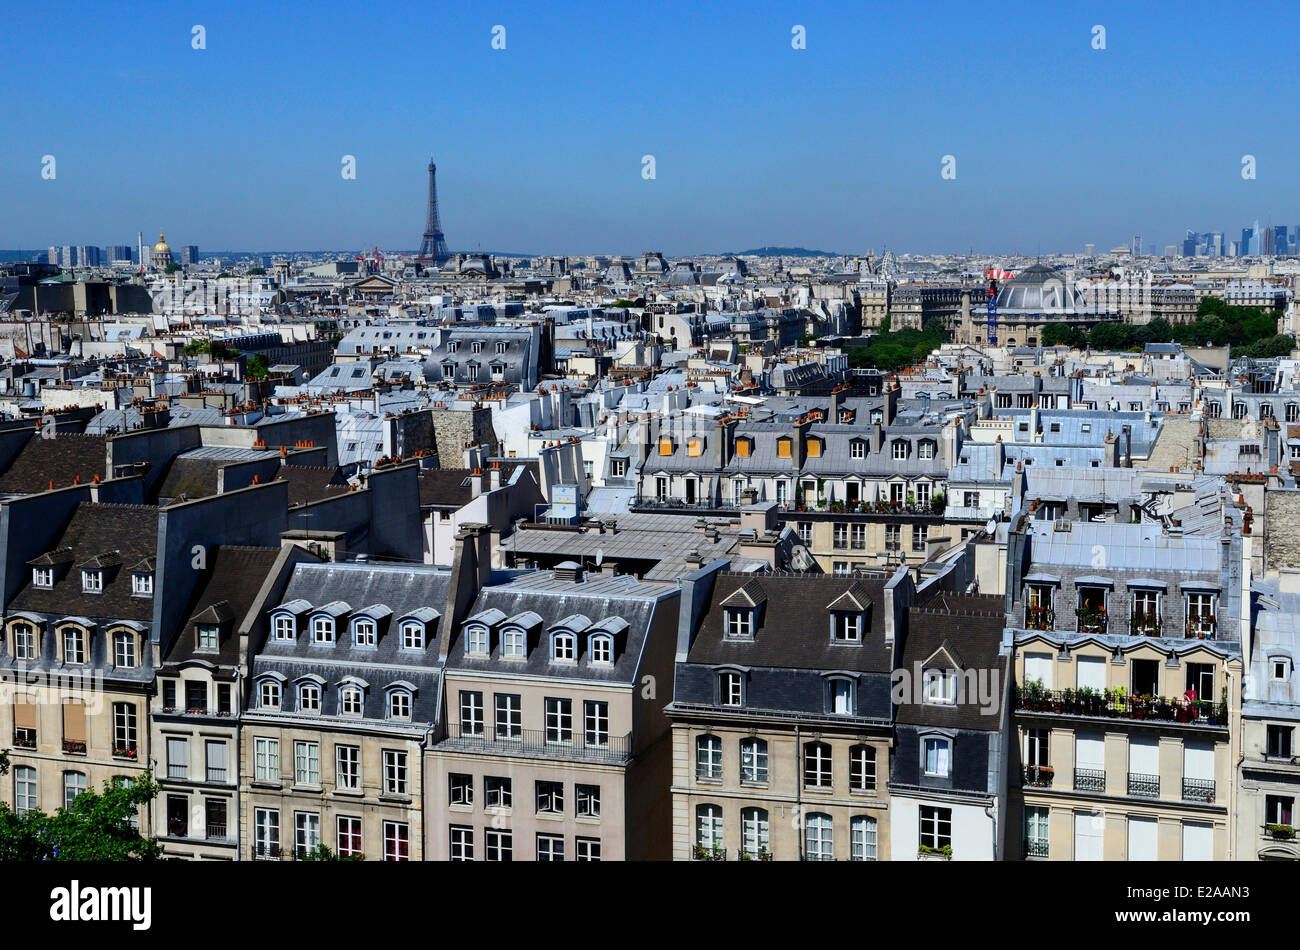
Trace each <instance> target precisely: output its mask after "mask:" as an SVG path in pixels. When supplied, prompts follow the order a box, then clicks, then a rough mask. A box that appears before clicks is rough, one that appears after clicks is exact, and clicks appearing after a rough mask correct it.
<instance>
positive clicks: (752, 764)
mask: <svg viewBox="0 0 1300 950" xmlns="http://www.w3.org/2000/svg"><path fill="white" fill-rule="evenodd" d="M740 780H741V781H742V782H752V783H754V784H756V785H766V784H767V741H766V740H764V739H755V738H752V737H751V738H748V739H741V740H740Z"/></svg>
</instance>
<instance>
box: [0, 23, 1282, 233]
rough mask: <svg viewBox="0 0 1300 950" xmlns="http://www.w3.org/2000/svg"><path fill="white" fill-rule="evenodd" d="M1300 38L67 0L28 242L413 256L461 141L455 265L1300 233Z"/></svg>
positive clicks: (1150, 27) (19, 118)
mask: <svg viewBox="0 0 1300 950" xmlns="http://www.w3.org/2000/svg"><path fill="white" fill-rule="evenodd" d="M1298 21H1300V8H1298V7H1297V6H1296V5H1295V4H1283V3H1269V2H1265V3H1255V4H1252V5H1251V6H1250V9H1249V12H1248V13H1246V12H1233V11H1232V10H1231V9H1230V8H1228V7H1225V6H1224V5H1222V4H1216V5H1214V6H1210V5H1208V4H1207V5H1198V4H1193V3H1186V2H1183V3H1143V4H1131V3H1087V4H1078V3H1070V4H1060V3H1048V4H1044V3H1041V2H1040V3H997V2H985V3H980V4H964V5H961V6H958V5H956V4H950V3H949V4H945V3H929V2H907V3H904V2H897V3H893V2H889V3H874V4H865V3H821V2H784V3H777V2H762V0H757V2H749V3H743V4H742V3H735V4H712V3H701V2H685V0H682V2H676V0H674V2H665V3H649V2H585V0H583V2H573V3H541V2H517V3H490V2H475V3H472V4H465V3H450V2H427V0H426V2H422V3H401V2H397V3H387V4H373V5H372V4H367V3H334V2H328V0H322V2H314V3H311V4H304V5H302V6H301V7H300V8H299V9H296V10H289V9H283V8H280V7H278V6H275V5H270V4H252V3H241V2H221V3H175V2H169V3H153V2H131V3H111V2H97V3H42V4H41V5H39V7H28V8H26V12H25V13H23V14H22V15H18V14H15V15H12V16H11V17H10V18H8V20H7V21H6V30H5V33H4V35H0V53H2V54H3V56H4V59H3V62H4V63H5V69H4V70H3V74H0V93H3V94H4V102H5V103H6V109H5V120H6V121H5V126H6V133H5V145H4V147H3V148H0V182H2V183H3V184H2V186H0V194H2V195H3V203H2V204H0V207H3V211H0V247H7V248H14V247H23V248H40V247H44V246H46V245H48V244H51V243H60V244H62V243H72V244H79V243H86V244H101V245H102V244H110V243H133V242H134V238H135V233H136V231H137V230H141V229H143V230H144V232H145V234H146V237H149V236H150V235H151V234H152V233H156V232H157V230H158V229H159V228H165V229H166V231H167V237H168V241H169V242H171V243H172V244H173V245H179V244H190V243H195V244H198V245H199V246H200V247H201V248H208V249H233V248H238V249H291V248H292V249H298V248H302V249H316V248H356V247H361V246H367V247H368V246H369V245H371V244H378V245H380V246H383V247H388V248H393V249H400V248H405V249H414V248H415V247H416V245H417V244H418V240H419V236H420V232H421V230H422V228H423V223H424V200H425V184H426V183H425V163H426V162H427V161H428V156H429V153H430V152H431V151H432V152H433V153H434V155H435V157H436V160H437V162H438V179H439V190H440V200H441V210H442V220H443V227H444V230H445V231H446V234H447V240H448V243H449V245H450V246H451V247H452V249H453V250H472V249H475V248H478V247H482V248H484V249H491V250H498V251H519V252H534V253H570V254H580V253H595V252H616V253H636V252H639V251H641V250H643V249H647V248H655V249H660V250H663V251H664V252H665V253H668V254H689V253H700V252H707V251H722V250H739V249H743V248H748V247H754V246H759V245H764V244H786V245H803V246H806V247H814V248H824V249H828V250H835V251H847V252H855V251H862V250H865V249H867V248H875V249H876V250H877V251H879V250H880V249H881V248H883V247H889V248H891V249H894V250H896V251H899V252H902V251H913V252H925V251H959V250H965V249H966V248H968V247H973V248H975V250H976V251H977V252H990V253H994V252H996V253H1005V252H1012V251H1017V250H1018V251H1021V252H1027V253H1033V252H1048V251H1056V250H1075V249H1081V248H1082V245H1083V244H1084V243H1085V242H1095V243H1096V244H1097V245H1098V246H1099V247H1110V246H1112V245H1115V244H1121V243H1126V242H1127V241H1128V240H1129V239H1130V238H1131V236H1132V235H1133V234H1134V233H1139V232H1140V233H1141V234H1142V235H1143V241H1144V243H1156V244H1157V245H1159V246H1160V248H1162V249H1163V247H1164V245H1165V244H1167V243H1172V242H1174V241H1176V240H1179V239H1181V237H1182V233H1183V229H1185V228H1188V227H1191V228H1194V229H1197V230H1211V229H1212V230H1224V231H1226V232H1228V233H1229V236H1236V232H1239V230H1240V228H1241V227H1242V226H1244V225H1247V224H1249V223H1250V221H1252V220H1253V219H1255V218H1257V217H1258V218H1259V219H1260V220H1261V223H1265V224H1267V223H1274V224H1289V225H1294V224H1296V223H1298V222H1300V197H1297V193H1296V190H1295V189H1293V188H1288V187H1287V185H1288V184H1290V183H1291V182H1293V181H1295V180H1296V173H1297V170H1300V169H1298V166H1300V158H1297V156H1300V149H1297V144H1298V141H1297V140H1298V139H1300V124H1298V123H1296V122H1295V121H1294V117H1293V116H1292V114H1291V111H1290V109H1289V104H1290V103H1291V102H1292V101H1293V98H1294V95H1295V92H1294V85H1295V80H1294V76H1293V73H1294V70H1293V68H1291V67H1290V66H1289V65H1288V64H1289V63H1290V60H1291V58H1292V55H1291V50H1290V47H1291V45H1292V41H1293V40H1294V37H1295V36H1296V35H1297V26H1298V25H1300V24H1298ZM195 24H201V25H203V26H204V27H205V29H206V34H207V35H206V39H207V48H206V49H204V50H194V49H192V48H191V35H192V33H191V30H192V27H193V26H194V25H195ZM796 24H797V25H802V26H803V27H805V28H806V36H807V48H806V49H803V50H794V49H792V48H791V35H792V34H791V30H792V27H793V26H795V25H796ZM1096 24H1100V25H1103V26H1104V27H1105V28H1106V46H1107V48H1106V49H1105V50H1094V49H1093V48H1092V45H1091V42H1092V32H1091V31H1092V28H1093V26H1094V25H1096ZM496 25H501V26H504V27H505V30H506V33H505V38H506V48H505V49H504V50H494V49H493V48H492V45H491V43H492V29H493V27H494V26H496ZM47 154H48V155H53V156H54V157H55V160H56V163H57V164H56V173H57V177H56V178H55V179H54V180H44V179H42V177H41V160H42V156H44V155H47ZM647 154H648V155H653V156H654V157H655V166H656V167H655V171H656V178H655V179H654V180H645V179H643V178H642V175H641V170H642V161H641V160H642V156H643V155H647ZM1246 154H1251V155H1254V156H1255V159H1256V162H1257V168H1258V177H1257V178H1256V179H1255V180H1253V181H1246V180H1243V178H1242V176H1241V162H1242V156H1243V155H1246ZM344 155H354V156H355V157H356V171H357V174H356V179H355V180H344V179H343V178H342V176H341V175H340V169H341V167H342V166H341V159H342V156H344ZM944 155H953V156H955V158H956V172H957V177H956V179H955V180H951V181H949V180H944V179H943V178H942V177H941V176H940V170H941V161H942V158H943V156H944Z"/></svg>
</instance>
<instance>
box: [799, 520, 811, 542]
mask: <svg viewBox="0 0 1300 950" xmlns="http://www.w3.org/2000/svg"><path fill="white" fill-rule="evenodd" d="M798 527H799V543H800V544H802V545H804V546H805V547H807V546H808V545H810V544H812V540H813V526H812V522H811V521H800V522H799V523H798Z"/></svg>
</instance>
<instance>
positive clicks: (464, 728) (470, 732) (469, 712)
mask: <svg viewBox="0 0 1300 950" xmlns="http://www.w3.org/2000/svg"><path fill="white" fill-rule="evenodd" d="M460 733H461V735H462V736H481V735H483V694H482V693H480V692H470V691H468V690H461V691H460Z"/></svg>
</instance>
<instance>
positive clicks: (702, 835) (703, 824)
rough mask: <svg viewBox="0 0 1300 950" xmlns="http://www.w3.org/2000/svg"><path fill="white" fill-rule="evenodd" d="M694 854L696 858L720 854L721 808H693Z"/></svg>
mask: <svg viewBox="0 0 1300 950" xmlns="http://www.w3.org/2000/svg"><path fill="white" fill-rule="evenodd" d="M695 853H696V857H698V858H706V859H708V858H713V857H715V856H720V855H721V854H722V806H721V805H697V806H696V807H695Z"/></svg>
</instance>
